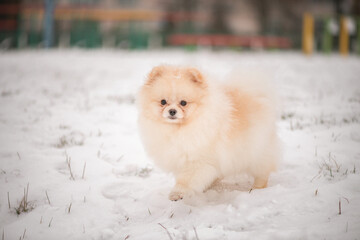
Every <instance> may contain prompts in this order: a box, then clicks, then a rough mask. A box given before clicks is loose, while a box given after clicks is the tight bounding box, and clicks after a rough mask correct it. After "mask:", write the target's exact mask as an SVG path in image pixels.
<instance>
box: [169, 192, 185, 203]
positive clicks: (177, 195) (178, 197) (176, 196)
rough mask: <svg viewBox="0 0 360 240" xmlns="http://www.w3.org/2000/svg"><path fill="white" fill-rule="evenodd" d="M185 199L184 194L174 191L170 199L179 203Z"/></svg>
mask: <svg viewBox="0 0 360 240" xmlns="http://www.w3.org/2000/svg"><path fill="white" fill-rule="evenodd" d="M183 198H184V193H182V192H179V191H172V192H171V193H170V194H169V199H170V200H171V201H178V200H181V199H183Z"/></svg>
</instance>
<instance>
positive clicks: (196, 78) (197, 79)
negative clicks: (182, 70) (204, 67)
mask: <svg viewBox="0 0 360 240" xmlns="http://www.w3.org/2000/svg"><path fill="white" fill-rule="evenodd" d="M186 72H187V74H188V76H190V80H191V81H192V82H194V83H196V84H198V85H201V86H206V84H205V78H204V76H203V75H202V74H201V72H200V71H199V70H197V69H196V68H187V69H186Z"/></svg>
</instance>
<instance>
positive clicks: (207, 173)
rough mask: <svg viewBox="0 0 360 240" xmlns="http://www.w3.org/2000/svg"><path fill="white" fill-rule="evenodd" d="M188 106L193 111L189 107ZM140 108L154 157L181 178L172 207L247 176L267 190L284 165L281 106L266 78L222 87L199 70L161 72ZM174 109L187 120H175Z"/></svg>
mask: <svg viewBox="0 0 360 240" xmlns="http://www.w3.org/2000/svg"><path fill="white" fill-rule="evenodd" d="M162 99H166V100H167V105H166V106H162V105H161V104H160V101H161V100H162ZM181 100H186V101H187V102H188V104H187V105H186V106H185V107H183V106H181V105H180V104H179V103H180V101H181ZM137 101H138V107H139V127H140V135H141V137H142V140H143V144H144V147H145V150H146V152H147V153H148V154H149V156H150V157H151V158H152V159H153V161H154V162H155V163H156V164H157V165H158V166H159V167H160V168H162V169H164V170H165V171H169V172H172V173H173V174H174V176H175V179H176V185H175V186H174V188H173V190H172V191H171V193H170V195H169V198H170V199H171V200H179V199H182V198H183V197H185V196H189V195H191V194H193V193H194V192H202V191H204V190H205V189H206V188H207V187H209V186H210V185H211V184H212V183H213V182H214V181H215V180H216V179H222V178H224V177H226V176H230V175H234V174H240V173H247V174H249V175H252V176H253V177H254V187H255V188H263V187H266V186H267V181H268V178H269V175H270V173H271V172H272V171H275V170H276V165H277V161H278V159H279V146H278V139H277V135H276V100H275V98H274V94H273V90H271V87H269V86H267V85H266V82H264V81H263V80H261V79H260V78H259V77H257V76H250V75H245V74H244V73H240V72H237V73H236V72H235V73H233V74H232V75H231V76H230V79H229V80H228V81H226V83H225V84H219V83H217V82H214V81H210V80H208V79H205V77H204V76H203V75H202V74H201V73H200V72H199V71H198V70H196V69H193V68H181V67H175V66H159V67H156V68H154V69H153V71H152V72H151V73H150V74H149V77H148V79H147V81H146V83H145V84H144V86H143V87H142V88H141V90H140V91H139V94H138V98H137ZM169 108H171V109H176V110H177V112H178V114H179V116H180V118H179V119H176V120H174V121H172V120H169V119H168V118H167V117H166V116H167V115H168V110H169Z"/></svg>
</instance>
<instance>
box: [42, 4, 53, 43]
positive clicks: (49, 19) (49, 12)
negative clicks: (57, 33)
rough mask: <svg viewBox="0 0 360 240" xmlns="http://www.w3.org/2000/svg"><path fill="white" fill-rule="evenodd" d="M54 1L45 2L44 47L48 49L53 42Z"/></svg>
mask: <svg viewBox="0 0 360 240" xmlns="http://www.w3.org/2000/svg"><path fill="white" fill-rule="evenodd" d="M54 1H55V0H45V17H44V47H45V48H50V47H52V46H53V42H54V9H55V4H54Z"/></svg>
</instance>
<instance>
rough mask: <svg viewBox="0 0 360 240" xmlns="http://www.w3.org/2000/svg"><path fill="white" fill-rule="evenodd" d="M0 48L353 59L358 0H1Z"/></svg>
mask: <svg viewBox="0 0 360 240" xmlns="http://www.w3.org/2000/svg"><path fill="white" fill-rule="evenodd" d="M0 47H1V49H14V48H44V47H46V48H47V47H53V48H72V47H81V48H101V47H105V48H121V49H159V48H169V47H177V48H184V49H186V50H196V49H198V48H200V47H207V48H212V49H214V48H215V49H216V48H230V49H235V50H247V49H250V50H255V49H266V50H286V49H298V50H300V49H301V48H302V49H303V51H304V52H306V53H312V51H321V52H334V51H341V48H343V50H344V51H345V52H344V54H348V53H349V52H350V53H357V54H359V53H360V0H17V1H16V0H15V1H14V0H13V1H9V0H2V1H1V3H0Z"/></svg>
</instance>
